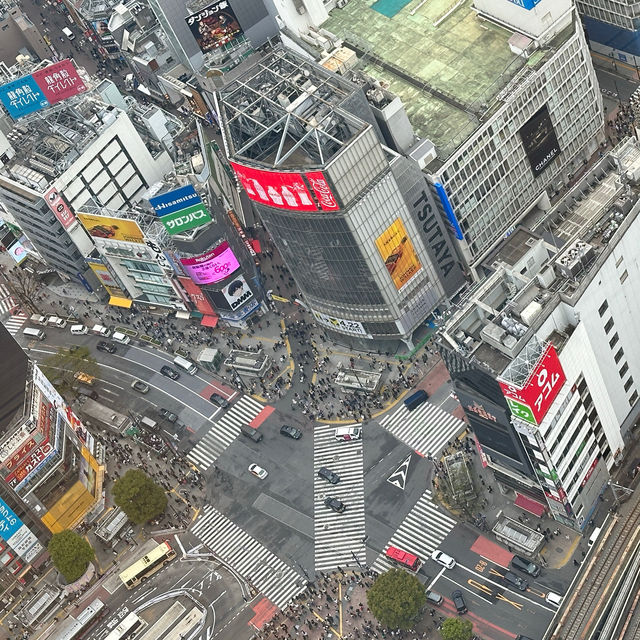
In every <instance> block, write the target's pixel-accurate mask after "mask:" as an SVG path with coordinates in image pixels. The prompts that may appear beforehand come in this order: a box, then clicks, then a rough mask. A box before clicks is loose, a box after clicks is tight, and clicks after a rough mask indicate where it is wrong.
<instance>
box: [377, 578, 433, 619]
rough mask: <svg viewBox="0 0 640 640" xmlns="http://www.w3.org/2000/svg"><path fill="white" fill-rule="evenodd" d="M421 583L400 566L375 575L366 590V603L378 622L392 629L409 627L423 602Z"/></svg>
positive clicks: (423, 594)
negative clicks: (372, 582)
mask: <svg viewBox="0 0 640 640" xmlns="http://www.w3.org/2000/svg"><path fill="white" fill-rule="evenodd" d="M426 597H427V596H426V593H425V590H424V585H422V583H421V582H420V580H418V578H417V577H416V576H414V575H413V574H411V573H408V572H407V571H403V570H402V569H391V570H390V571H387V572H386V573H383V574H381V575H380V576H378V578H377V580H376V581H375V583H374V584H373V586H372V587H371V589H369V591H368V593H367V604H368V605H369V609H370V610H371V612H372V613H373V615H374V616H375V617H376V618H377V620H378V622H380V623H381V624H383V625H385V626H387V627H391V628H392V629H398V628H399V629H411V628H412V627H413V626H414V625H415V623H416V620H417V617H418V614H419V613H420V610H421V609H422V607H423V606H424V604H425V602H426Z"/></svg>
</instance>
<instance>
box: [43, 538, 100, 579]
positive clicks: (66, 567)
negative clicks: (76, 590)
mask: <svg viewBox="0 0 640 640" xmlns="http://www.w3.org/2000/svg"><path fill="white" fill-rule="evenodd" d="M48 550H49V555H50V556H51V559H52V560H53V564H54V565H55V567H56V569H57V570H58V571H59V572H60V573H61V574H62V575H63V576H64V578H65V580H66V581H67V582H74V581H76V580H77V579H78V578H80V577H81V576H82V574H83V573H84V572H85V571H86V570H87V567H88V566H89V563H90V562H91V561H92V560H93V556H94V551H93V547H92V546H91V545H90V544H89V543H88V542H87V541H86V540H85V539H84V538H83V537H82V536H79V535H78V534H77V533H76V532H75V531H69V530H68V529H67V530H65V531H61V532H60V533H54V534H53V536H52V537H51V541H50V542H49V546H48Z"/></svg>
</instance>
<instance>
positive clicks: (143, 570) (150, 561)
mask: <svg viewBox="0 0 640 640" xmlns="http://www.w3.org/2000/svg"><path fill="white" fill-rule="evenodd" d="M175 557H176V552H175V551H174V550H173V549H172V548H171V545H170V544H169V543H168V542H162V543H160V544H159V545H158V546H157V547H156V548H155V549H151V551H149V553H147V555H146V556H143V557H142V558H140V560H138V561H137V562H134V563H133V564H132V565H131V566H130V567H129V568H128V569H125V570H124V571H123V572H122V573H121V574H120V580H122V582H123V583H124V586H125V587H127V589H133V588H134V587H137V586H138V585H139V584H140V583H141V582H144V581H145V580H146V579H147V578H148V577H149V576H151V575H153V574H154V573H155V572H156V571H159V570H160V569H162V567H164V565H165V564H168V563H169V562H171V561H172V560H173V559H174V558H175ZM105 640H106V639H105Z"/></svg>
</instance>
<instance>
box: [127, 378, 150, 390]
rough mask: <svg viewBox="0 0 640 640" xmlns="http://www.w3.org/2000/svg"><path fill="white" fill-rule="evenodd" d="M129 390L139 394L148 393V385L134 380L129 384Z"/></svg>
mask: <svg viewBox="0 0 640 640" xmlns="http://www.w3.org/2000/svg"><path fill="white" fill-rule="evenodd" d="M131 388H132V389H135V390H136V391H138V392H139V393H149V385H148V384H147V383H146V382H142V380H134V381H133V382H132V383H131Z"/></svg>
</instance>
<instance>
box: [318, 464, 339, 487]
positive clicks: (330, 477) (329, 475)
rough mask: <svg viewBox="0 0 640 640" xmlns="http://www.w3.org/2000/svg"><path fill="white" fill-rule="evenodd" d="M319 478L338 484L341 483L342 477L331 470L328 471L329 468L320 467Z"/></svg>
mask: <svg viewBox="0 0 640 640" xmlns="http://www.w3.org/2000/svg"><path fill="white" fill-rule="evenodd" d="M318 476H319V477H320V478H322V479H323V480H326V481H327V482H330V483H331V484H338V482H340V476H339V475H338V474H337V473H335V472H333V471H331V469H327V467H320V468H319V469H318Z"/></svg>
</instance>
